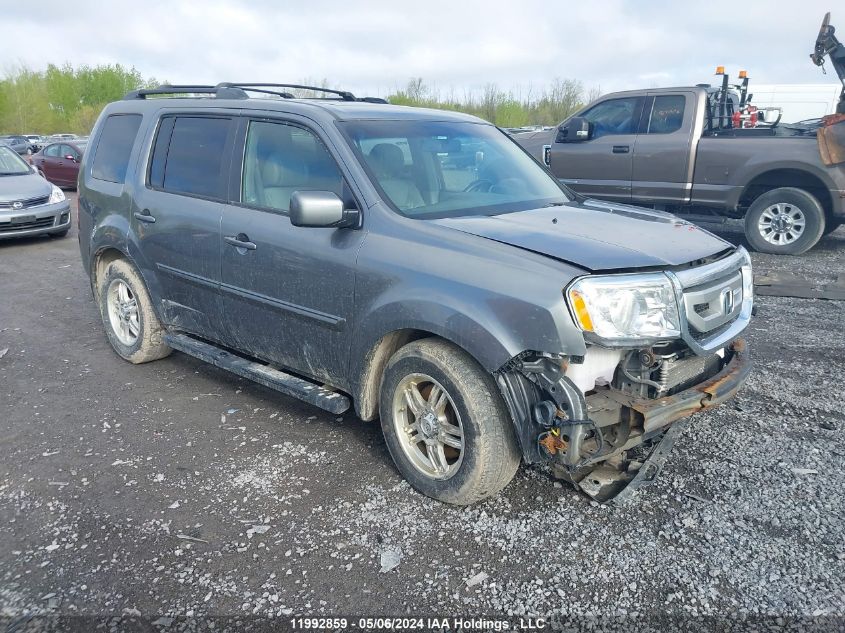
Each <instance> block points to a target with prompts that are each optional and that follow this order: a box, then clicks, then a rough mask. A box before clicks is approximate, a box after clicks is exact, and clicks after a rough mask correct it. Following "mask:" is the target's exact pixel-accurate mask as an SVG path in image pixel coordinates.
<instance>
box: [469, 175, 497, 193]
mask: <svg viewBox="0 0 845 633" xmlns="http://www.w3.org/2000/svg"><path fill="white" fill-rule="evenodd" d="M485 185H486V187H485ZM492 186H493V181H492V180H490V179H489V178H479V179H478V180H473V181H472V182H471V183H469V184H468V185H467V186H466V187H464V193H470V192H472V191H485V192H486V191H490V188H491V187H492ZM482 187H485V188H483V189H482Z"/></svg>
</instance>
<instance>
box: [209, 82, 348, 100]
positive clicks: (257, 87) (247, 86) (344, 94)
mask: <svg viewBox="0 0 845 633" xmlns="http://www.w3.org/2000/svg"><path fill="white" fill-rule="evenodd" d="M217 88H240V89H241V90H245V91H247V92H263V93H265V94H274V95H278V96H280V97H282V98H284V99H293V98H295V97H294V95H292V94H291V93H289V92H279V91H276V90H267V88H292V89H293V90H311V91H312V92H325V93H328V94H333V95H337V96H338V97H340V98H341V99H343V100H344V101H357V100H358V99H357V98H356V97H355V95H354V94H352V93H351V92H348V91H346V90H333V89H332V88H321V87H318V86H303V85H300V84H273V83H270V84H265V83H241V82H235V81H224V82H222V83H219V84H217Z"/></svg>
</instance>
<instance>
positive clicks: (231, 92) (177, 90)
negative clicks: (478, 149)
mask: <svg viewBox="0 0 845 633" xmlns="http://www.w3.org/2000/svg"><path fill="white" fill-rule="evenodd" d="M272 88H290V89H292V90H311V91H313V92H324V93H327V94H329V95H337V96H335V97H325V98H326V99H338V100H341V101H364V102H367V103H388V101H387V99H382V98H380V97H356V96H355V95H354V94H352V93H351V92H348V91H346V90H334V89H332V88H322V87H319V86H304V85H300V84H274V83H240V82H230V81H224V82H221V83H219V84H217V85H216V86H200V85H175V86H167V85H162V86H159V87H158V88H145V89H142V90H133V91H132V92H129V93H127V94H126V96H125V97H123V98H124V99H125V100H132V99H146V98H147V97H151V96H159V95H161V96H163V95H183V94H190V95H208V96H212V97H215V98H217V99H248V98H249V95H248V94H247V93H248V92H260V93H261V94H269V95H275V96H277V97H281V98H282V99H296V98H297V97H296V95H294V94H293V93H291V92H287V91H281V90H271V89H272Z"/></svg>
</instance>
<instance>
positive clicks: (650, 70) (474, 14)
mask: <svg viewBox="0 0 845 633" xmlns="http://www.w3.org/2000/svg"><path fill="white" fill-rule="evenodd" d="M0 6H2V10H1V11H2V16H3V27H4V28H3V32H4V40H5V45H4V47H3V48H4V51H3V55H2V57H0V60H2V61H0V72H4V71H6V72H8V70H9V69H10V68H11V67H12V66H13V65H15V64H20V63H23V64H25V65H26V66H28V67H30V68H33V69H42V68H44V67H45V66H46V65H47V64H48V63H63V62H65V61H67V62H70V63H72V64H74V65H79V64H106V63H115V62H118V63H121V64H124V65H127V66H135V67H136V68H137V69H138V70H139V71H141V73H142V74H143V75H144V76H146V77H150V76H152V77H155V78H157V79H166V80H168V81H170V82H171V83H209V82H210V83H216V82H218V81H223V80H235V81H257V80H263V81H277V82H298V81H301V80H304V79H312V80H321V79H322V78H327V79H328V80H329V81H330V83H331V84H332V85H337V86H342V87H344V88H347V89H350V90H353V91H355V92H358V93H361V94H371V95H385V94H388V93H390V92H391V91H393V90H394V89H395V88H396V87H397V86H402V85H404V84H405V83H406V82H407V80H408V78H409V77H412V76H418V77H423V78H424V79H425V80H426V82H427V83H428V84H433V85H435V86H436V87H437V88H438V89H439V90H440V91H441V92H444V93H448V92H449V91H450V90H454V91H455V92H456V93H457V94H462V93H463V92H464V91H465V90H479V89H481V88H482V87H483V86H484V85H485V84H486V83H488V82H496V83H497V84H498V85H499V86H500V87H502V88H509V89H517V90H522V91H523V92H524V91H526V90H528V89H529V88H530V87H532V86H533V87H540V86H543V85H545V84H547V83H548V82H549V81H551V80H552V79H554V78H555V77H560V78H574V79H580V80H581V81H582V82H583V83H584V85H585V87H587V88H591V87H601V89H602V91H604V92H608V91H610V90H616V89H622V88H633V87H643V86H645V87H652V86H661V85H663V86H665V85H679V84H692V83H700V82H706V81H710V80H711V78H712V74H713V69H714V67H715V66H716V65H717V64H724V65H725V66H727V67H728V69H729V71H731V72H733V73H735V72H736V70H738V69H740V68H746V69H748V71H749V75H750V76H751V77H752V81H756V82H757V83H824V82H833V83H835V82H837V78H836V75H835V73H833V71H832V70H831V71H830V73H831V74H828V75H827V76H825V75H823V74H822V73H821V71H820V70H819V69H818V68H816V67H815V66H813V65H812V64H811V62H810V61H809V57H808V55H809V53H810V52H811V49H812V44H813V42H814V40H815V37H816V34H817V32H818V28H819V24H820V22H821V19H822V16H823V14H824V12H825V11H827V10H830V9H833V10H834V14H833V24H834V25H836V24H841V25H842V28H841V31H842V32H843V33H844V34H845V8H841V7H842V5H841V4H840V3H833V2H832V0H803V1H802V2H800V3H799V2H794V1H791V2H786V1H785V0H765V1H757V0H745V1H737V0H729V1H723V0H711V1H709V2H694V1H689V0H688V1H684V0H601V1H595V0H593V1H587V2H578V3H575V2H561V1H560V0H546V1H544V2H537V1H534V0H521V1H520V2H513V1H511V2H506V1H503V0H487V1H485V2H468V1H461V0H451V1H445V2H443V1H440V0H414V1H405V0H392V1H390V0H386V1H381V0H373V1H366V0H362V1H359V2H355V1H350V0H307V1H299V2H285V1H284V0H281V1H274V0H205V1H202V2H195V1H193V0H183V1H180V0H172V1H166V0H134V1H126V0H110V1H109V2H102V3H101V2H93V1H86V0H80V1H78V2H67V1H64V0H63V1H61V2H55V1H53V0H42V1H40V2H10V1H9V0H0ZM837 6H838V7H840V11H839V13H837V12H836V10H835V9H836V7H837ZM10 37H11V41H10Z"/></svg>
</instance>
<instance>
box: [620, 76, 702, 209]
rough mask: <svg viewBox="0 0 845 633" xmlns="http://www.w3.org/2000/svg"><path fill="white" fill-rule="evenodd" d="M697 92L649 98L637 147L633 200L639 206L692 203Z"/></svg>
mask: <svg viewBox="0 0 845 633" xmlns="http://www.w3.org/2000/svg"><path fill="white" fill-rule="evenodd" d="M695 97H696V95H695V93H694V92H683V91H678V92H671V93H667V92H659V93H657V92H649V93H647V94H646V100H645V105H644V107H643V115H642V118H641V120H640V128H639V134H638V135H637V140H636V143H635V145H634V148H633V149H634V151H633V158H634V170H633V177H632V179H631V180H632V182H631V197H632V199H633V200H634V201H635V202H654V203H673V202H685V201H687V200H688V198H689V195H690V192H691V190H692V170H691V169H690V166H691V164H692V161H693V160H694V152H695V147H694V142H693V141H694V139H693V130H694V129H695V126H696V125H697V120H696V116H695V114H696V112H695V105H696V102H695Z"/></svg>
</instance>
